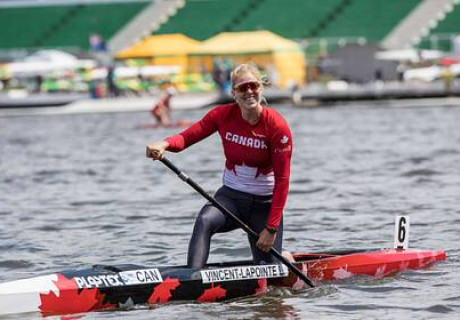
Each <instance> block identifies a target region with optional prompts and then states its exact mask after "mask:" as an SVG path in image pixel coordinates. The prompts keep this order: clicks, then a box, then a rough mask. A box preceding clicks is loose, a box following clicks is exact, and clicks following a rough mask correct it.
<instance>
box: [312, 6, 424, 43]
mask: <svg viewBox="0 0 460 320" xmlns="http://www.w3.org/2000/svg"><path fill="white" fill-rule="evenodd" d="M420 1H421V0H352V1H349V3H350V4H349V5H348V6H347V7H345V8H344V9H343V11H342V12H341V13H340V14H339V15H338V16H337V17H336V18H335V19H333V20H331V21H330V23H328V24H327V25H326V26H325V27H324V28H323V30H322V31H321V32H319V33H318V35H317V37H326V38H327V37H364V38H366V39H367V40H368V41H369V42H379V41H381V40H383V38H384V37H385V36H386V35H387V34H388V33H389V32H390V31H391V30H392V29H393V28H394V27H396V25H397V24H398V23H399V22H400V21H401V20H402V19H404V18H405V17H406V16H407V15H408V14H409V13H410V12H411V10H412V9H414V8H415V6H416V5H418V4H419V3H420Z"/></svg>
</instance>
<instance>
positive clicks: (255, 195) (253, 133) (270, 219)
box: [146, 64, 293, 268]
mask: <svg viewBox="0 0 460 320" xmlns="http://www.w3.org/2000/svg"><path fill="white" fill-rule="evenodd" d="M231 83H232V90H231V93H232V95H233V97H234V99H235V102H234V103H230V104H224V105H219V106H216V107H215V108H213V109H212V110H211V111H209V112H208V113H207V114H206V115H205V116H204V117H203V118H202V119H201V120H200V121H198V122H196V123H195V124H193V125H192V126H191V127H189V128H188V129H186V130H184V131H182V132H181V133H179V134H177V135H174V136H171V137H168V138H166V139H165V140H163V141H156V142H153V143H151V144H149V145H147V147H146V155H147V157H148V158H152V159H154V160H159V159H161V157H162V155H163V154H164V152H165V151H171V152H180V151H182V150H184V149H185V148H187V147H189V146H191V145H193V144H195V143H197V142H199V141H201V140H203V139H205V138H206V137H208V136H210V135H211V134H213V133H215V132H219V134H220V136H221V139H222V144H223V148H224V154H225V157H226V163H225V169H224V175H223V186H222V187H221V188H220V189H219V190H218V191H217V192H216V194H215V198H216V199H217V201H219V202H220V203H221V204H222V205H223V206H224V207H226V208H227V209H228V210H230V211H231V212H232V213H233V214H234V215H235V216H237V217H238V218H240V219H241V220H242V221H243V222H244V223H246V224H247V225H248V226H249V227H250V228H251V229H253V230H254V231H255V232H256V233H258V235H259V237H258V239H254V238H252V237H251V236H249V243H250V247H251V251H252V256H253V261H254V263H255V264H267V263H275V261H274V260H275V259H274V258H273V256H272V255H271V254H270V253H269V252H268V251H269V250H270V248H271V247H274V248H275V249H276V250H278V252H281V248H282V240H283V209H284V206H285V203H286V199H287V194H288V189H289V177H290V166H291V155H292V147H293V144H292V135H291V131H290V128H289V125H288V124H287V122H286V121H285V119H284V118H283V117H282V116H281V115H280V114H279V113H278V112H277V111H276V110H273V109H271V108H269V107H267V106H266V103H263V101H264V99H263V96H262V91H263V81H262V79H261V76H260V73H259V71H258V69H257V68H256V67H255V66H253V65H251V64H242V65H239V66H237V67H236V68H235V69H234V70H233V71H232V73H231ZM237 228H238V225H237V224H236V223H234V222H233V220H232V219H231V218H230V217H227V216H225V215H224V214H223V213H222V212H221V211H220V210H218V209H217V208H215V207H214V206H213V205H212V204H211V203H207V204H206V205H205V206H204V207H203V208H202V209H201V211H200V212H199V214H198V216H197V218H196V221H195V225H194V229H193V233H192V237H191V240H190V244H189V249H188V258H187V265H188V267H190V268H202V267H203V266H204V265H205V264H206V262H207V259H208V256H209V250H210V241H211V237H212V236H213V235H214V234H216V233H223V232H228V231H232V230H234V229H237Z"/></svg>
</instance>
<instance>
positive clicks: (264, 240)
mask: <svg viewBox="0 0 460 320" xmlns="http://www.w3.org/2000/svg"><path fill="white" fill-rule="evenodd" d="M275 239H276V233H275V234H271V233H270V232H268V230H267V229H263V230H262V232H261V233H259V240H258V241H257V244H256V245H257V248H259V249H260V250H262V251H264V252H268V251H269V250H270V248H271V247H273V245H274V244H275Z"/></svg>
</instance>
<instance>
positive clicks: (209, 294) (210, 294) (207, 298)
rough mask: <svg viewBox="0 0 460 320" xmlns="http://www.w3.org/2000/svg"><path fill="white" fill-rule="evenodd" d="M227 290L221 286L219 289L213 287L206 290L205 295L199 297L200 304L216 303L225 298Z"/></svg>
mask: <svg viewBox="0 0 460 320" xmlns="http://www.w3.org/2000/svg"><path fill="white" fill-rule="evenodd" d="M226 295H227V290H225V289H224V288H222V287H221V286H220V285H219V286H217V287H214V286H212V287H211V288H209V289H206V290H204V292H203V294H202V295H201V296H199V297H198V299H197V300H198V301H199V302H216V300H217V299H220V298H225V296H226Z"/></svg>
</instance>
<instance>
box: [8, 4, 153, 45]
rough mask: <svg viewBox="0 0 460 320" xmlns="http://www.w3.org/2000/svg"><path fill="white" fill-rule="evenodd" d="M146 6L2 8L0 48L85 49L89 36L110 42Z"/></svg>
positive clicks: (95, 5) (103, 5)
mask: <svg viewBox="0 0 460 320" xmlns="http://www.w3.org/2000/svg"><path fill="white" fill-rule="evenodd" d="M147 4H148V2H133V3H117V4H93V5H72V6H53V7H25V8H24V7H20V8H2V9H1V10H0V21H2V25H5V26H8V27H7V28H1V30H0V39H1V40H2V41H1V48H2V49H5V48H30V47H52V46H57V47H80V48H88V47H89V43H88V38H89V36H90V34H91V33H98V34H99V35H100V36H101V37H102V38H103V39H109V38H110V37H111V36H112V35H113V34H114V33H116V32H117V31H118V30H119V29H120V28H121V27H122V26H123V25H125V24H126V23H127V22H128V21H129V20H130V19H131V18H133V17H134V16H135V15H136V14H137V13H138V12H139V11H140V10H142V9H143V8H144V7H145V6H146V5H147Z"/></svg>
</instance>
